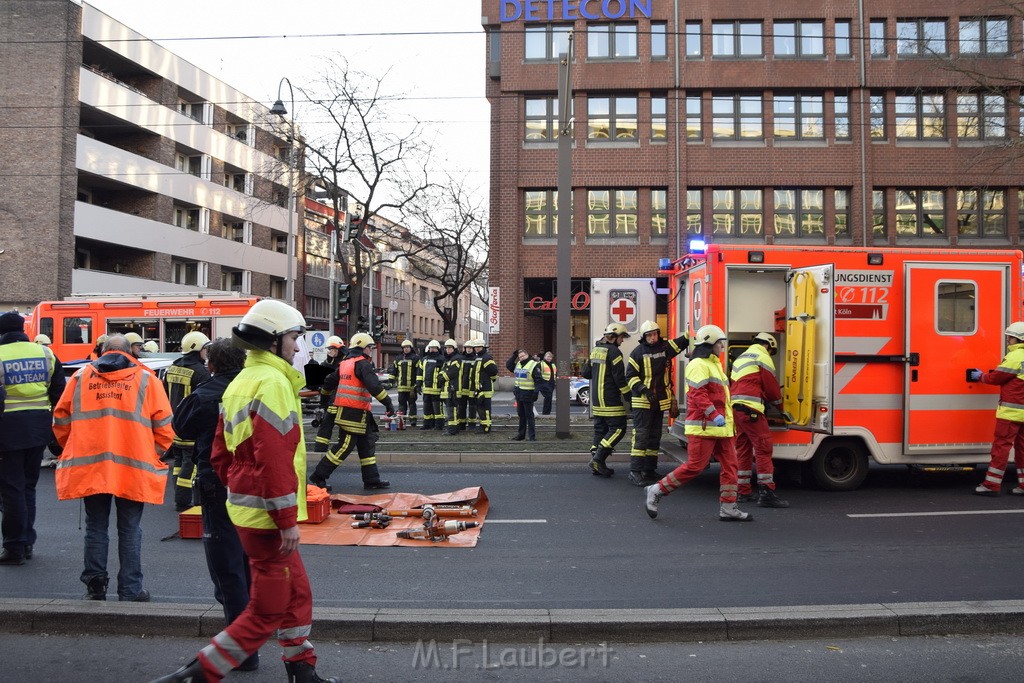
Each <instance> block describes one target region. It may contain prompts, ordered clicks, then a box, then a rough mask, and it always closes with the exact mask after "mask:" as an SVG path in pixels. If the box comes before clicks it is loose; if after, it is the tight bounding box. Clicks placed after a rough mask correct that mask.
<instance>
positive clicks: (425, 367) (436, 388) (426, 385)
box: [416, 351, 445, 396]
mask: <svg viewBox="0 0 1024 683" xmlns="http://www.w3.org/2000/svg"><path fill="white" fill-rule="evenodd" d="M416 378H417V381H418V382H421V383H422V387H423V393H424V394H429V395H431V396H440V395H441V391H442V389H443V388H444V386H445V374H444V358H442V357H441V354H440V353H438V352H437V351H432V352H428V353H426V354H424V356H423V358H421V359H420V363H419V369H418V370H417V373H416Z"/></svg>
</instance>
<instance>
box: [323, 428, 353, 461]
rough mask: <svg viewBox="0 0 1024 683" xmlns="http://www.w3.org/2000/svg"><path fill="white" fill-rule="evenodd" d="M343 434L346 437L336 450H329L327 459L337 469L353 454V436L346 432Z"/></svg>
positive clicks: (341, 440)
mask: <svg viewBox="0 0 1024 683" xmlns="http://www.w3.org/2000/svg"><path fill="white" fill-rule="evenodd" d="M342 434H343V435H344V436H343V437H342V438H341V439H340V440H339V441H338V445H337V446H336V447H335V448H334V450H331V449H328V450H327V456H326V457H327V459H328V460H329V461H330V462H331V463H332V464H333V465H334V466H335V467H337V466H338V465H340V464H341V463H342V461H343V460H345V458H347V457H348V454H349V453H351V452H352V445H353V443H352V435H351V434H349V433H348V432H345V431H343V432H342Z"/></svg>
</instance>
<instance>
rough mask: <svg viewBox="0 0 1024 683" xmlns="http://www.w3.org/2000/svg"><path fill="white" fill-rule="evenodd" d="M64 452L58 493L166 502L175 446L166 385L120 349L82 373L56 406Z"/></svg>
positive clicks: (70, 496) (56, 423)
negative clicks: (168, 461)
mask: <svg viewBox="0 0 1024 683" xmlns="http://www.w3.org/2000/svg"><path fill="white" fill-rule="evenodd" d="M53 433H54V435H55V436H56V437H57V441H58V443H60V445H61V446H62V447H63V448H64V452H63V453H62V454H61V456H60V460H59V461H58V462H57V474H56V482H57V498H59V499H60V500H68V499H73V498H83V497H85V496H91V495H94V494H97V493H109V494H113V495H115V496H117V497H119V498H127V499H129V500H135V501H139V502H142V503H154V504H156V505H160V504H162V503H163V502H164V489H165V487H166V481H167V465H165V464H163V463H162V462H161V461H160V455H161V454H163V453H164V452H165V451H166V450H167V449H168V448H169V447H170V445H171V440H172V439H173V438H174V431H173V430H172V429H171V404H170V402H169V401H168V400H167V393H166V392H165V391H164V387H163V384H162V383H161V382H160V380H159V379H157V378H156V377H155V376H154V375H153V374H152V373H151V372H149V371H147V370H146V369H144V368H143V365H142V363H141V362H139V361H138V360H136V359H135V358H132V357H131V356H129V355H128V354H126V353H121V352H119V351H114V352H110V353H106V354H104V355H103V356H102V357H100V358H99V359H98V360H96V361H94V362H93V363H91V364H90V365H87V366H85V367H84V368H83V369H82V370H80V371H79V372H77V373H76V374H75V376H74V377H72V378H71V380H69V381H68V386H67V388H66V389H65V390H64V394H63V395H62V396H61V398H60V401H59V402H58V403H57V407H56V408H55V409H54V411H53Z"/></svg>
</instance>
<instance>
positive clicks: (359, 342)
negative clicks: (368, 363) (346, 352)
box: [348, 332, 377, 349]
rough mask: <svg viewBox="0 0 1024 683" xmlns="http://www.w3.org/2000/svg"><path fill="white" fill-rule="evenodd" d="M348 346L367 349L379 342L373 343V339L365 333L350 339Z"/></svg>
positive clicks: (359, 333)
mask: <svg viewBox="0 0 1024 683" xmlns="http://www.w3.org/2000/svg"><path fill="white" fill-rule="evenodd" d="M348 345H349V348H356V349H365V348H366V347H368V346H376V345H377V342H375V341H373V337H371V336H370V335H368V334H366V333H365V332H357V333H356V334H353V335H352V338H351V339H349V341H348Z"/></svg>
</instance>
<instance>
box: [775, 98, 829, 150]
mask: <svg viewBox="0 0 1024 683" xmlns="http://www.w3.org/2000/svg"><path fill="white" fill-rule="evenodd" d="M775 138H776V139H777V140H781V139H789V140H824V139H825V100H824V98H823V97H822V96H821V95H776V96H775Z"/></svg>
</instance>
